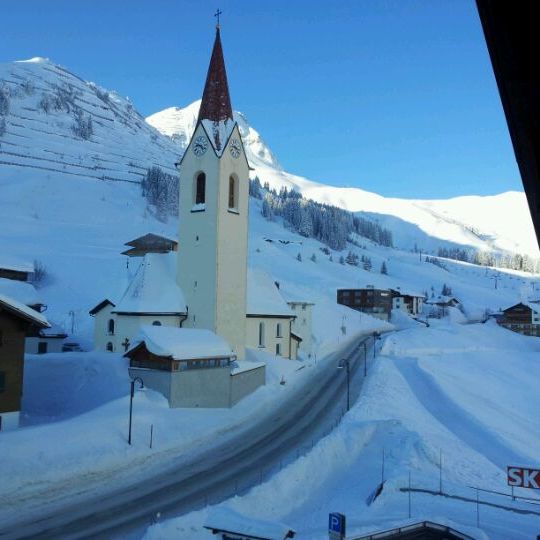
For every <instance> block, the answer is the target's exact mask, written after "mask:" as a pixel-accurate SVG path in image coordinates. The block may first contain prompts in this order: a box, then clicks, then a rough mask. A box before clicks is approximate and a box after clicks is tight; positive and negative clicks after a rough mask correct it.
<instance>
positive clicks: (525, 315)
mask: <svg viewBox="0 0 540 540" xmlns="http://www.w3.org/2000/svg"><path fill="white" fill-rule="evenodd" d="M497 322H498V324H500V325H501V326H502V327H503V328H507V329H508V330H512V331H513V332H518V333H519V334H523V335H525V336H540V304H537V303H535V302H527V303H523V302H520V303H519V304H515V305H513V306H510V307H509V308H506V309H504V310H503V315H502V317H500V318H499V319H498V320H497Z"/></svg>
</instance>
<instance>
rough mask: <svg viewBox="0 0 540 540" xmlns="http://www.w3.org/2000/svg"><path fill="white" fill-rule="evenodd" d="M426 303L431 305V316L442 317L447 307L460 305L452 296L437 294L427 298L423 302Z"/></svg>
mask: <svg viewBox="0 0 540 540" xmlns="http://www.w3.org/2000/svg"><path fill="white" fill-rule="evenodd" d="M424 303H425V304H426V305H428V306H431V308H432V309H431V314H430V316H431V317H444V316H445V315H446V314H447V312H448V308H449V307H457V308H459V307H460V305H461V304H460V302H459V300H458V299H457V298H455V297H454V296H446V295H441V294H440V295H438V296H434V297H433V298H428V299H427V300H425V302H424Z"/></svg>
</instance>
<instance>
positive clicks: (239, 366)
mask: <svg viewBox="0 0 540 540" xmlns="http://www.w3.org/2000/svg"><path fill="white" fill-rule="evenodd" d="M264 366H266V363H265V362H247V361H246V360H236V362H234V364H233V368H232V369H231V375H238V374H239V373H244V372H245V371H252V370H254V369H259V368H262V367H264Z"/></svg>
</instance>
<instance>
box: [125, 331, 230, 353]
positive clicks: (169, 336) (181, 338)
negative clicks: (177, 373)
mask: <svg viewBox="0 0 540 540" xmlns="http://www.w3.org/2000/svg"><path fill="white" fill-rule="evenodd" d="M141 343H144V344H145V346H146V348H147V349H148V350H149V351H150V352H151V353H152V354H155V355H157V356H165V357H171V358H173V359H174V360H192V359H199V358H215V357H220V358H223V357H231V356H234V352H233V350H232V349H231V347H230V345H229V344H228V343H227V342H226V341H225V340H224V339H223V338H222V337H220V336H218V335H216V334H214V332H211V331H210V330H203V329H199V328H177V327H175V326H141V328H140V330H139V334H138V336H137V337H136V338H135V340H134V342H133V346H132V347H130V349H129V351H127V353H126V354H128V353H129V352H130V351H132V350H133V349H135V348H137V347H138V346H139V345H140V344H141Z"/></svg>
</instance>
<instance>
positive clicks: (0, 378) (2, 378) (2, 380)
mask: <svg viewBox="0 0 540 540" xmlns="http://www.w3.org/2000/svg"><path fill="white" fill-rule="evenodd" d="M5 389H6V373H5V371H0V393H1V392H3V391H4V390H5Z"/></svg>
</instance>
